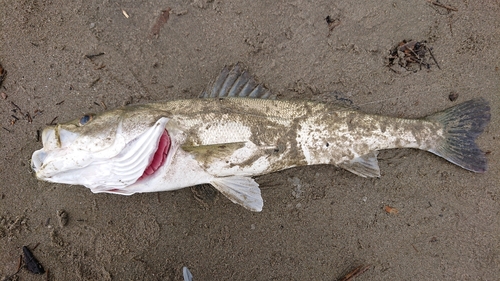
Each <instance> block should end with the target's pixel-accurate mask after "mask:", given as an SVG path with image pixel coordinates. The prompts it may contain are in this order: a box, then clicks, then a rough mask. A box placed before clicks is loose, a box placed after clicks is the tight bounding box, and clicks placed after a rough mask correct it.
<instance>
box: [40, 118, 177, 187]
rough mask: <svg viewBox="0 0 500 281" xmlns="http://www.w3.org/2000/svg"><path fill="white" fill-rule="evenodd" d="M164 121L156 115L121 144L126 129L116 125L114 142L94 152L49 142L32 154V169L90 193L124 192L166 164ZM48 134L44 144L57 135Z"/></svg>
mask: <svg viewBox="0 0 500 281" xmlns="http://www.w3.org/2000/svg"><path fill="white" fill-rule="evenodd" d="M167 122H168V118H164V117H162V118H160V119H159V120H158V121H157V122H156V123H155V124H153V126H152V127H150V128H149V129H147V130H146V131H145V132H143V133H142V134H140V135H139V136H137V137H136V138H134V139H133V140H132V141H130V142H128V143H124V138H125V137H124V134H125V133H126V132H124V131H123V130H122V126H121V125H120V126H119V127H118V130H117V132H116V135H115V141H114V144H113V145H111V146H110V147H108V148H106V149H104V150H102V151H98V152H91V151H85V150H82V149H72V148H71V144H68V145H66V146H62V147H60V148H52V147H51V146H50V145H49V146H47V147H45V148H44V149H41V150H39V151H36V152H35V153H34V154H33V158H32V168H33V170H34V171H35V172H36V176H37V177H38V178H39V179H42V180H46V181H50V182H57V183H66V184H80V185H83V186H86V187H88V188H90V189H91V190H92V192H94V193H99V192H113V193H123V194H127V192H126V191H125V190H123V189H125V188H126V187H127V186H130V185H132V184H134V183H136V182H138V181H143V180H147V179H148V178H149V177H151V176H152V175H154V174H155V172H156V171H157V170H158V169H160V168H161V167H162V166H163V165H164V164H165V163H166V159H167V155H168V153H169V151H170V147H171V138H170V136H169V134H168V132H167V130H166V129H165V125H166V123H167ZM49 133H50V134H48V137H47V140H46V141H47V144H48V143H51V142H54V141H53V140H52V139H51V138H54V136H56V135H58V134H56V133H51V132H49ZM89 145H90V144H89ZM120 190H123V192H120Z"/></svg>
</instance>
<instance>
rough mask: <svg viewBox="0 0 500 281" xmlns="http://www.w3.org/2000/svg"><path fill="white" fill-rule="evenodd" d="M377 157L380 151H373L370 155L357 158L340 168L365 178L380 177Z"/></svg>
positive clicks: (341, 165)
mask: <svg viewBox="0 0 500 281" xmlns="http://www.w3.org/2000/svg"><path fill="white" fill-rule="evenodd" d="M377 155H378V151H372V152H370V153H368V154H365V155H361V156H359V157H356V158H354V159H352V160H351V161H348V162H344V163H342V164H340V165H339V167H341V168H344V169H346V170H348V171H349V172H351V173H354V174H356V175H358V176H362V177H364V178H374V177H380V168H379V167H378V161H377Z"/></svg>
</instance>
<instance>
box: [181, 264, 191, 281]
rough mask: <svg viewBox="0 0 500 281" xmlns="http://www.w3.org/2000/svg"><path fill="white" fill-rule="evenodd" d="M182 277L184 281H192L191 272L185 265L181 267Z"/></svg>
mask: <svg viewBox="0 0 500 281" xmlns="http://www.w3.org/2000/svg"><path fill="white" fill-rule="evenodd" d="M182 277H183V278H184V281H193V274H191V271H189V269H188V268H187V267H185V266H184V267H183V268H182Z"/></svg>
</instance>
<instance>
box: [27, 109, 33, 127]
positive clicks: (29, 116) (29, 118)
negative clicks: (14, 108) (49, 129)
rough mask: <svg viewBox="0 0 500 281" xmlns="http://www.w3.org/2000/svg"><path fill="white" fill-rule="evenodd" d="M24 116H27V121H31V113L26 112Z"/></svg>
mask: <svg viewBox="0 0 500 281" xmlns="http://www.w3.org/2000/svg"><path fill="white" fill-rule="evenodd" d="M26 118H28V123H30V124H31V123H33V118H31V114H30V113H29V112H28V113H26Z"/></svg>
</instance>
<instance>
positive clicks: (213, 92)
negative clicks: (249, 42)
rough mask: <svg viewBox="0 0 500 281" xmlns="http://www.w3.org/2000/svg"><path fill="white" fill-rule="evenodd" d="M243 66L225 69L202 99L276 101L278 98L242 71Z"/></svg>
mask: <svg viewBox="0 0 500 281" xmlns="http://www.w3.org/2000/svg"><path fill="white" fill-rule="evenodd" d="M242 68H243V67H242V64H241V63H237V64H236V65H234V66H233V67H232V68H231V67H230V66H226V67H224V69H222V71H221V73H220V74H219V76H218V77H217V79H215V81H212V82H210V83H209V84H208V85H207V87H206V88H205V90H203V91H202V92H201V94H200V96H199V97H200V98H225V97H245V98H260V99H275V98H276V96H275V95H273V94H271V91H269V89H267V88H266V87H265V86H263V85H262V84H259V83H258V82H257V81H256V80H255V78H254V77H252V75H250V74H249V73H248V72H247V71H245V70H242Z"/></svg>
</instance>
